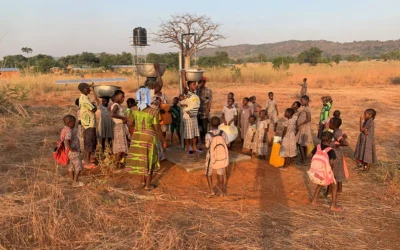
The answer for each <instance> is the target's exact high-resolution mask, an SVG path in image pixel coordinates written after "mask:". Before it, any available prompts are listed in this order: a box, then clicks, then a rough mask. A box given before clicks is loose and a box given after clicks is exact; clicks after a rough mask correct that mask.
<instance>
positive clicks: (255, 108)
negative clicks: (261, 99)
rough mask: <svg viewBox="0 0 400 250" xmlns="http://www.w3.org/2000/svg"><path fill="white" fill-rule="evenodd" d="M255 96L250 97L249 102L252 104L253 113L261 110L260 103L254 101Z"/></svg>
mask: <svg viewBox="0 0 400 250" xmlns="http://www.w3.org/2000/svg"><path fill="white" fill-rule="evenodd" d="M256 100H257V98H256V97H255V96H252V97H250V102H251V104H252V106H253V111H254V113H256V114H258V113H259V112H260V110H261V105H260V104H258V103H256Z"/></svg>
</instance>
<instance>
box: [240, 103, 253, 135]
mask: <svg viewBox="0 0 400 250" xmlns="http://www.w3.org/2000/svg"><path fill="white" fill-rule="evenodd" d="M251 115H253V108H252V107H251V106H250V105H249V98H247V97H245V98H243V102H242V106H241V107H240V111H239V129H240V139H241V140H242V143H243V142H244V138H245V136H246V134H247V129H248V127H249V117H250V116H251Z"/></svg>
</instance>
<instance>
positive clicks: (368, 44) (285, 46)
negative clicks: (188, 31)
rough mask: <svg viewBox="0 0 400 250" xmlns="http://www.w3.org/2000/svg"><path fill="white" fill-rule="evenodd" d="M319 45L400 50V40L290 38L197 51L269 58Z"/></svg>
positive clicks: (358, 51)
mask: <svg viewBox="0 0 400 250" xmlns="http://www.w3.org/2000/svg"><path fill="white" fill-rule="evenodd" d="M311 47H317V48H320V49H321V50H323V51H324V54H326V55H337V54H339V55H352V54H355V55H359V56H365V57H379V56H380V55H382V54H384V53H388V52H391V51H394V50H400V40H391V41H354V42H348V43H339V42H331V41H326V40H311V41H298V40H289V41H283V42H277V43H265V44H259V45H252V44H239V45H233V46H224V47H219V48H207V49H204V50H202V51H199V52H198V53H197V55H198V56H211V55H214V54H215V52H217V51H225V52H227V53H228V54H229V57H231V58H245V57H253V56H257V55H258V54H260V53H262V54H265V55H266V56H267V57H268V58H273V57H278V56H297V55H298V54H300V53H301V52H303V51H304V50H307V49H310V48H311Z"/></svg>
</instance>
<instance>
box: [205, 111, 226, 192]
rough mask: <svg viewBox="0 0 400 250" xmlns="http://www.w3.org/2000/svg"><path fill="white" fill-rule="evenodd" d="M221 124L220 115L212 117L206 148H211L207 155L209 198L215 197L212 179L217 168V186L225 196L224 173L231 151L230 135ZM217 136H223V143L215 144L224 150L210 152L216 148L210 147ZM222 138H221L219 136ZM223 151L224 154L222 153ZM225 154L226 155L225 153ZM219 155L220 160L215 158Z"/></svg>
mask: <svg viewBox="0 0 400 250" xmlns="http://www.w3.org/2000/svg"><path fill="white" fill-rule="evenodd" d="M220 124H221V121H220V119H219V118H218V117H216V116H214V117H212V118H211V130H210V131H209V132H208V133H207V134H206V145H205V146H206V148H209V150H208V153H207V157H206V176H207V182H208V188H209V189H210V193H209V194H208V195H207V197H208V198H211V197H214V196H215V192H214V190H213V187H214V186H213V181H212V172H213V170H214V169H215V170H216V171H217V188H218V191H219V194H220V196H221V197H222V196H224V192H223V188H224V175H225V172H226V171H225V169H226V167H227V166H228V165H229V153H228V146H227V145H228V143H229V140H228V136H227V135H226V134H225V132H223V131H222V130H219V129H218V126H219V125H220ZM217 136H221V137H222V140H220V141H218V142H219V143H220V142H221V141H222V144H219V143H218V144H217V145H216V146H215V148H216V147H219V146H222V148H221V149H222V152H221V151H220V150H218V155H216V152H210V151H211V150H215V148H210V146H212V144H213V143H212V141H213V140H214V139H216V138H217ZM218 139H221V138H218ZM221 153H222V154H221ZM223 154H224V155H223ZM215 156H217V157H218V158H220V159H221V160H220V161H217V160H216V159H214V157H215Z"/></svg>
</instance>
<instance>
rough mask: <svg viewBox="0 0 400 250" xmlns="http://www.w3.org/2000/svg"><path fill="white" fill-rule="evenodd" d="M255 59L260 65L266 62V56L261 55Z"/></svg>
mask: <svg viewBox="0 0 400 250" xmlns="http://www.w3.org/2000/svg"><path fill="white" fill-rule="evenodd" d="M257 59H258V61H259V62H260V63H264V62H266V61H267V56H266V55H265V54H263V53H260V54H258V55H257Z"/></svg>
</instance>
